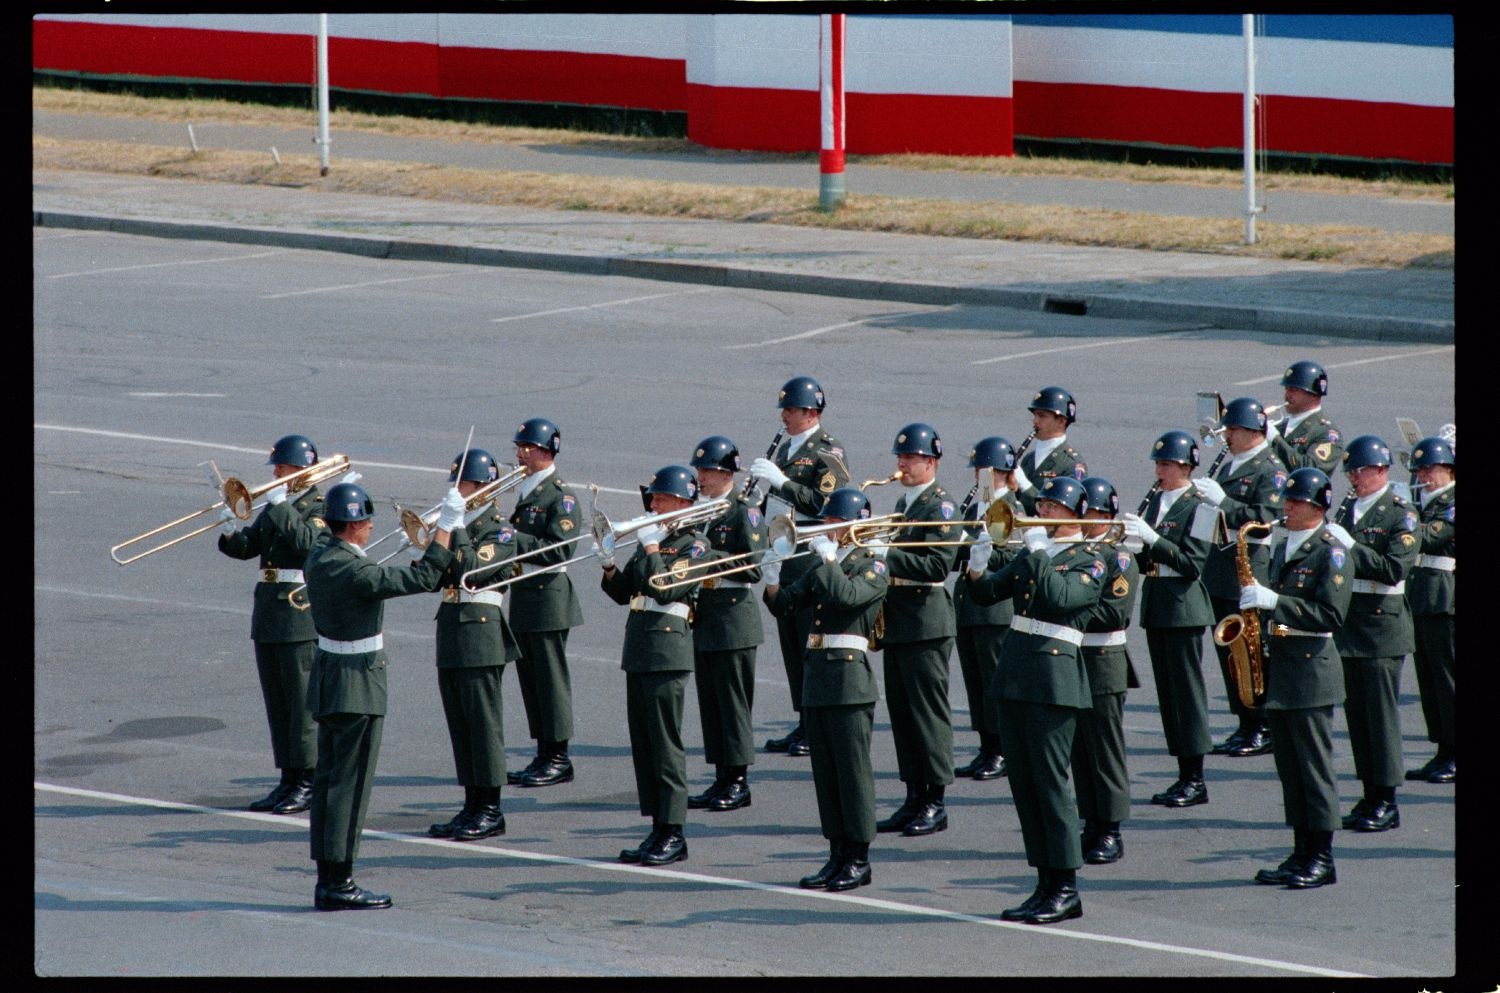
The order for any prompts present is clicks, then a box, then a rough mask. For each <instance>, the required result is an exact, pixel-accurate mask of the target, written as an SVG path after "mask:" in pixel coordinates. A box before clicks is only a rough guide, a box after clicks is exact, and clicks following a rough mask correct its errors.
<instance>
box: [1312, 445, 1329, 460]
mask: <svg viewBox="0 0 1500 993" xmlns="http://www.w3.org/2000/svg"><path fill="white" fill-rule="evenodd" d="M1332 454H1333V446H1332V445H1330V444H1329V443H1328V442H1326V441H1325V442H1323V444H1321V445H1314V446H1313V458H1315V459H1317V460H1318V461H1319V462H1327V461H1328V457H1329V456H1330V455H1332Z"/></svg>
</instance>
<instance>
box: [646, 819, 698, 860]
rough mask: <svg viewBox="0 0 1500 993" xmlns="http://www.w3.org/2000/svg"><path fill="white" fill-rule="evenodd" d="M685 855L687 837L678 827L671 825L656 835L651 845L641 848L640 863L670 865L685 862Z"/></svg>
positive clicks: (686, 851)
mask: <svg viewBox="0 0 1500 993" xmlns="http://www.w3.org/2000/svg"><path fill="white" fill-rule="evenodd" d="M687 857H688V847H687V839H686V838H684V837H683V836H682V830H681V829H680V828H675V827H673V826H671V825H668V826H667V828H666V829H665V830H663V831H662V832H661V833H660V834H658V835H657V836H656V840H655V841H654V842H652V844H651V847H649V848H642V849H641V865H671V864H672V863H673V862H686V861H687Z"/></svg>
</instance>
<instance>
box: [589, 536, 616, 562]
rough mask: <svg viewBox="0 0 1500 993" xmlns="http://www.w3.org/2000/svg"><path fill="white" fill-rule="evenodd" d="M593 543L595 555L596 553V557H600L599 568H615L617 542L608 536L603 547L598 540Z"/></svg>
mask: <svg viewBox="0 0 1500 993" xmlns="http://www.w3.org/2000/svg"><path fill="white" fill-rule="evenodd" d="M589 540H590V541H593V539H592V538H591V539H589ZM593 544H594V555H595V557H596V558H598V559H599V568H601V569H612V568H614V564H615V543H614V542H612V541H610V540H609V539H608V538H606V539H605V541H604V546H603V547H600V545H599V542H597V541H593Z"/></svg>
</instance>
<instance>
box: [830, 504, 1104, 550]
mask: <svg viewBox="0 0 1500 993" xmlns="http://www.w3.org/2000/svg"><path fill="white" fill-rule="evenodd" d="M870 523H871V522H868V521H856V522H855V523H854V524H853V525H851V526H850V528H849V540H850V542H851V543H853V545H854V546H855V547H856V548H864V547H865V546H866V545H885V546H886V547H887V548H965V547H968V546H969V545H973V544H976V543H978V541H979V539H978V538H969V537H962V538H952V539H946V540H941V541H915V540H914V541H885V540H883V538H882V536H883V534H884V533H885V531H886V530H887V529H891V528H895V529H897V530H903V529H905V528H933V527H957V528H959V529H960V533H962V529H963V527H964V522H962V521H958V522H955V521H901V520H895V521H889V522H884V523H882V524H880V525H878V527H879V528H880V530H877V529H876V528H873V527H868V526H867V525H868V524H870ZM1105 523H1108V524H1109V531H1108V532H1106V533H1105V535H1104V536H1103V537H1100V538H1089V537H1085V536H1084V535H1073V536H1069V537H1066V538H1056V539H1053V540H1055V541H1059V542H1063V543H1067V544H1081V543H1085V542H1101V543H1103V544H1114V543H1115V542H1118V541H1121V540H1122V539H1124V537H1125V525H1124V523H1122V522H1120V521H1103V520H1099V519H1096V518H1092V517H1017V516H1016V512H1015V511H1014V510H1011V509H1010V504H1008V503H1006V502H1005V501H1004V500H996V501H995V502H994V503H992V504H990V507H989V509H988V510H986V511H985V512H984V529H985V531H986V532H987V533H988V534H989V536H990V540H991V541H993V542H994V543H995V544H997V545H1004V544H1007V543H1011V544H1018V543H1019V542H1020V538H1019V536H1015V537H1012V535H1013V533H1014V532H1015V531H1017V530H1018V529H1022V528H1040V527H1057V526H1064V527H1066V526H1068V525H1071V524H1077V525H1079V526H1080V527H1094V526H1096V525H1099V524H1105ZM971 526H972V525H971Z"/></svg>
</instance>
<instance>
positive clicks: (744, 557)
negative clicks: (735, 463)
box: [649, 513, 898, 590]
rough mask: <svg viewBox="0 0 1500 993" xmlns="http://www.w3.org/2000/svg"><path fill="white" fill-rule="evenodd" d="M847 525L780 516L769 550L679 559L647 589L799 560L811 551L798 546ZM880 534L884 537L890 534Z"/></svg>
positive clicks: (890, 518) (891, 518)
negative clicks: (808, 522) (800, 525)
mask: <svg viewBox="0 0 1500 993" xmlns="http://www.w3.org/2000/svg"><path fill="white" fill-rule="evenodd" d="M897 520H898V518H897V515H895V514H886V515H884V516H882V517H868V518H865V519H864V520H862V521H860V522H859V523H860V524H882V523H884V524H894V523H896V521H897ZM849 525H850V522H849V521H839V522H837V523H835V524H815V525H812V526H811V527H803V528H798V527H797V522H796V520H795V519H794V518H793V517H792V515H791V514H790V513H786V514H781V515H779V516H778V517H777V518H776V519H775V520H773V521H771V527H770V531H769V535H770V539H771V540H770V545H771V547H770V548H769V549H766V550H764V551H758V552H739V553H738V554H735V555H725V556H723V557H722V558H717V559H711V560H709V561H707V562H690V561H687V560H681V561H679V562H678V563H677V564H676V565H674V566H673V567H672V568H671V569H668V570H667V571H666V572H659V573H657V574H656V575H654V576H652V577H651V579H650V580H649V582H650V583H651V588H652V589H655V590H674V589H676V588H677V587H679V586H688V585H690V584H692V583H701V582H703V581H704V580H708V579H722V578H724V577H725V576H734V575H737V574H739V573H742V572H749V571H750V570H751V569H759V568H760V567H761V566H763V565H769V564H770V563H772V562H785V561H787V560H788V559H795V558H801V557H802V556H804V555H811V554H812V550H811V549H803V550H802V551H800V552H796V551H793V549H794V548H796V547H797V546H798V545H801V544H805V543H806V542H808V541H810V540H812V539H813V538H815V537H817V536H818V535H820V534H828V533H829V532H831V531H837V530H838V529H839V528H847V527H849ZM882 533H884V534H886V535H887V536H889V534H890V532H882Z"/></svg>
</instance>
